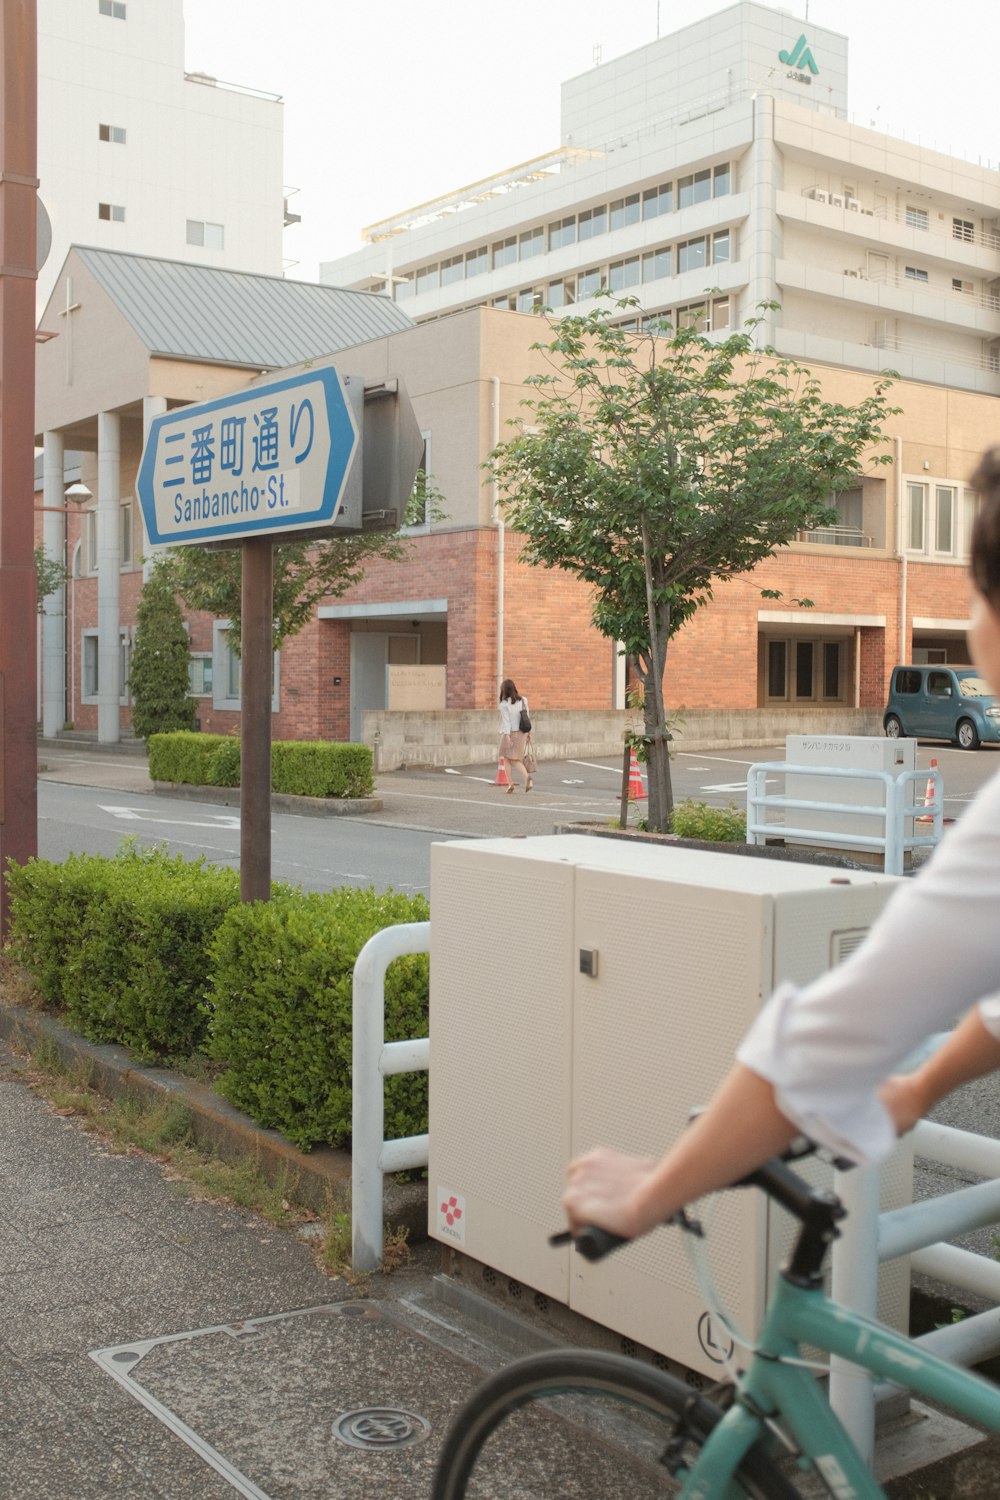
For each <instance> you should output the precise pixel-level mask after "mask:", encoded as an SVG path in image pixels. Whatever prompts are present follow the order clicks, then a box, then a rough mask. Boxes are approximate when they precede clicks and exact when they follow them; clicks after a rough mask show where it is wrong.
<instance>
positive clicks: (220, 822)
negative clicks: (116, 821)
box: [97, 802, 240, 833]
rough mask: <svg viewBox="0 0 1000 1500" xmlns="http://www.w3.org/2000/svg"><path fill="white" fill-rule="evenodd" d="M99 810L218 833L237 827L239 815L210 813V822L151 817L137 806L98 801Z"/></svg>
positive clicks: (141, 820) (121, 816)
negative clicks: (118, 805) (108, 804)
mask: <svg viewBox="0 0 1000 1500" xmlns="http://www.w3.org/2000/svg"><path fill="white" fill-rule="evenodd" d="M97 805H98V807H99V808H100V809H101V812H106V813H110V814H111V816H112V817H113V818H125V819H129V820H132V821H134V822H136V823H163V824H165V825H166V826H167V827H168V828H211V829H213V830H214V832H216V833H218V832H219V830H220V829H222V828H239V826H240V820H239V816H238V815H237V814H235V813H210V814H209V816H210V818H211V822H208V823H206V822H204V821H198V822H195V821H194V820H193V819H191V818H151V817H150V815H149V814H148V813H145V812H142V811H140V809H139V808H137V807H107V806H106V805H105V804H104V803H103V802H99V803H98V804H97Z"/></svg>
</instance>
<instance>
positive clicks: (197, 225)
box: [187, 219, 226, 250]
mask: <svg viewBox="0 0 1000 1500" xmlns="http://www.w3.org/2000/svg"><path fill="white" fill-rule="evenodd" d="M187 242H188V244H189V245H201V246H202V247H203V248H204V249H205V250H224V249H225V248H226V230H225V226H224V225H223V224H209V223H207V222H206V221H205V220H204V219H188V221H187Z"/></svg>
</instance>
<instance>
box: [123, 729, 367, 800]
mask: <svg viewBox="0 0 1000 1500" xmlns="http://www.w3.org/2000/svg"><path fill="white" fill-rule="evenodd" d="M149 774H150V776H151V777H152V778H153V780H154V781H173V782H184V783H186V784H188V785H193V786H227V787H237V786H239V784H240V742H239V739H238V738H237V737H236V736H235V735H227V734H189V733H185V732H183V731H181V732H178V733H176V734H154V735H150V738H149ZM271 790H272V791H274V792H285V793H288V794H290V795H292V796H299V797H370V796H371V795H372V793H373V792H374V790H375V771H374V764H373V761H372V752H371V750H370V748H369V747H368V746H367V745H346V744H339V743H331V742H330V741H328V740H275V741H274V742H273V744H272V745H271Z"/></svg>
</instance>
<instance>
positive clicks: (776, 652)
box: [767, 641, 788, 698]
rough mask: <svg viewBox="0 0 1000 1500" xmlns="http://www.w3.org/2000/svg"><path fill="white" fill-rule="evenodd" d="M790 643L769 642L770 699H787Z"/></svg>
mask: <svg viewBox="0 0 1000 1500" xmlns="http://www.w3.org/2000/svg"><path fill="white" fill-rule="evenodd" d="M787 677H788V642H787V641H768V643H767V696H768V697H769V698H787V696H788V687H787V680H786V679H787Z"/></svg>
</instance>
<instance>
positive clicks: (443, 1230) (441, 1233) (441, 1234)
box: [437, 1188, 465, 1245]
mask: <svg viewBox="0 0 1000 1500" xmlns="http://www.w3.org/2000/svg"><path fill="white" fill-rule="evenodd" d="M437 1237H438V1239H443V1240H450V1241H451V1243H452V1244H454V1245H464V1244H465V1199H464V1198H463V1197H462V1195H461V1193H453V1192H451V1190H450V1189H449V1188H439V1189H438V1212H437Z"/></svg>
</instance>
